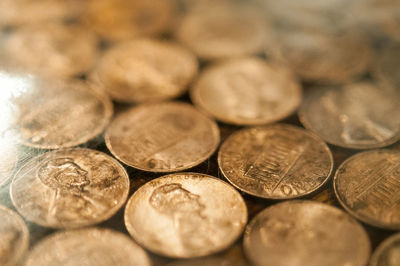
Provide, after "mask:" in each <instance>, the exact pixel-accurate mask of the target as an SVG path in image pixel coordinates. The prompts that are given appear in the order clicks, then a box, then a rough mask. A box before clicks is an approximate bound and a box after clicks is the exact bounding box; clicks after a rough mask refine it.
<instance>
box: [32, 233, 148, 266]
mask: <svg viewBox="0 0 400 266" xmlns="http://www.w3.org/2000/svg"><path fill="white" fill-rule="evenodd" d="M25 265H26V266H53V265H59V266H69V265H71V266H72V265H85V266H110V265H118V266H149V265H150V259H149V257H148V255H147V254H146V252H145V251H144V250H143V249H142V248H141V247H139V246H138V245H137V244H135V243H134V242H133V241H132V240H131V239H130V238H129V237H128V236H126V235H124V234H122V233H119V232H115V231H112V230H109V229H98V228H91V229H82V230H71V231H65V232H58V233H55V234H53V235H50V236H49V237H47V238H45V239H44V240H42V241H41V242H39V243H38V244H37V245H36V246H34V248H33V250H32V251H31V252H30V254H29V256H28V258H27V260H26V262H25Z"/></svg>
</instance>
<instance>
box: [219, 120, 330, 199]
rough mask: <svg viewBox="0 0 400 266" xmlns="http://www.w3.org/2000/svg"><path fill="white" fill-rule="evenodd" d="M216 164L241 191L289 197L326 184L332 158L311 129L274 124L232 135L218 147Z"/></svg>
mask: <svg viewBox="0 0 400 266" xmlns="http://www.w3.org/2000/svg"><path fill="white" fill-rule="evenodd" d="M218 165H219V169H220V170H221V172H222V174H223V175H224V176H225V178H226V179H227V180H228V181H229V182H230V183H231V184H232V185H234V186H235V187H237V188H238V189H240V190H241V191H243V192H246V193H248V194H251V195H253V196H256V197H261V198H268V199H290V198H296V197H300V196H304V195H307V194H310V193H312V192H314V191H315V190H317V189H318V188H320V187H321V186H322V185H323V184H325V183H326V181H327V180H328V179H329V177H330V174H331V172H332V168H333V158H332V154H331V152H330V150H329V148H328V146H327V145H326V144H325V143H324V142H323V141H322V140H321V139H320V138H319V137H317V136H315V135H314V134H312V133H311V132H308V131H306V130H304V129H301V128H298V127H295V126H291V125H285V124H276V125H271V126H264V127H255V128H250V129H244V130H241V131H238V132H236V133H234V134H233V135H231V136H230V137H229V138H228V139H227V140H226V141H225V142H224V143H223V144H222V146H221V148H220V150H219V153H218Z"/></svg>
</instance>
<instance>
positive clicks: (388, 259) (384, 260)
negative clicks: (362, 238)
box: [369, 234, 400, 266]
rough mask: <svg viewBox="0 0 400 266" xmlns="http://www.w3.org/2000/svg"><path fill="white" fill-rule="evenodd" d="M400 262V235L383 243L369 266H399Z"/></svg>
mask: <svg viewBox="0 0 400 266" xmlns="http://www.w3.org/2000/svg"><path fill="white" fill-rule="evenodd" d="M399 262H400V234H395V235H393V236H391V237H389V238H388V239H386V240H385V241H383V242H382V243H381V244H380V245H379V246H378V248H377V249H376V250H375V251H374V253H373V254H372V257H371V260H370V262H369V266H398V265H399Z"/></svg>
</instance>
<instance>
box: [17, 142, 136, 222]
mask: <svg viewBox="0 0 400 266" xmlns="http://www.w3.org/2000/svg"><path fill="white" fill-rule="evenodd" d="M128 192H129V177H128V174H127V173H126V171H125V169H124V168H123V167H122V166H121V164H119V163H118V162H117V161H116V160H115V159H113V158H111V157H110V156H108V155H106V154H104V153H102V152H99V151H95V150H90V149H79V148H76V149H67V150H60V151H51V152H47V153H44V154H41V155H38V156H36V157H34V158H33V159H31V160H30V161H28V162H27V163H26V164H25V165H23V166H22V167H21V168H20V169H19V170H18V172H17V173H16V174H15V176H14V179H13V182H12V184H11V187H10V195H11V199H12V201H13V203H14V206H15V208H16V209H17V210H18V212H19V213H21V214H22V215H23V216H24V217H25V218H26V219H28V220H30V221H32V222H34V223H36V224H39V225H42V226H46V227H53V228H76V227H83V226H88V225H93V224H97V223H100V222H102V221H104V220H107V219H108V218H110V217H111V216H113V215H114V214H115V213H116V212H117V210H118V209H119V208H121V206H122V205H123V204H124V203H125V201H126V199H127V197H128Z"/></svg>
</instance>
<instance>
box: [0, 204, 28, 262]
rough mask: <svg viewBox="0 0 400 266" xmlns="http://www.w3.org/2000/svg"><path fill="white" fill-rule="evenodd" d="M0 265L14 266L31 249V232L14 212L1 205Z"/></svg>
mask: <svg viewBox="0 0 400 266" xmlns="http://www.w3.org/2000/svg"><path fill="white" fill-rule="evenodd" d="M0 221H1V223H0V264H1V265H3V266H14V265H17V262H18V261H19V260H20V259H21V258H22V256H23V255H24V253H25V252H26V251H27V250H28V247H29V231H28V228H27V227H26V224H25V222H24V221H23V220H22V219H21V217H19V215H18V214H16V213H15V212H14V211H12V210H10V209H8V208H6V207H4V206H1V205H0Z"/></svg>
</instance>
